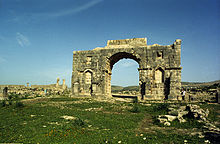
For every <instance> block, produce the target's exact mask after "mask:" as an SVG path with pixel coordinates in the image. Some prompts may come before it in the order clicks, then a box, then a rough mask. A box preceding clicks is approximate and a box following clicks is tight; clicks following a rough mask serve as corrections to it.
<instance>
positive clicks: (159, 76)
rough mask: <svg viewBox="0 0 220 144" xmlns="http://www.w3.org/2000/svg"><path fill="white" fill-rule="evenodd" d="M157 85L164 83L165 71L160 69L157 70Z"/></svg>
mask: <svg viewBox="0 0 220 144" xmlns="http://www.w3.org/2000/svg"><path fill="white" fill-rule="evenodd" d="M154 77H155V83H164V70H163V69H162V68H161V67H159V68H157V69H156V70H155V75H154Z"/></svg>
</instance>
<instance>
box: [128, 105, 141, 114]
mask: <svg viewBox="0 0 220 144" xmlns="http://www.w3.org/2000/svg"><path fill="white" fill-rule="evenodd" d="M129 111H130V112H133V113H138V112H140V108H139V106H138V104H136V103H135V104H134V105H133V107H132V109H130V110H129Z"/></svg>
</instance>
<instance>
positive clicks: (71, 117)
mask: <svg viewBox="0 0 220 144" xmlns="http://www.w3.org/2000/svg"><path fill="white" fill-rule="evenodd" d="M61 118H64V119H66V120H75V119H76V117H73V116H61Z"/></svg>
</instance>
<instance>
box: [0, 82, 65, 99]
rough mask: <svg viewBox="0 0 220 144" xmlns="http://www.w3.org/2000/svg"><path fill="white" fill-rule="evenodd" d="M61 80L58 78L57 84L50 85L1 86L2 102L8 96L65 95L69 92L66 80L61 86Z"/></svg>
mask: <svg viewBox="0 0 220 144" xmlns="http://www.w3.org/2000/svg"><path fill="white" fill-rule="evenodd" d="M59 81H60V79H59V78H57V83H56V84H49V85H31V86H30V84H29V83H27V85H26V86H25V85H0V100H1V99H7V97H8V95H11V94H16V95H23V96H25V95H28V96H33V97H34V96H45V95H54V94H64V93H65V92H67V91H68V89H67V85H66V82H65V79H63V84H61V85H60V84H59Z"/></svg>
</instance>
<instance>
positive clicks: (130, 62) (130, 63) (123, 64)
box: [121, 61, 137, 67]
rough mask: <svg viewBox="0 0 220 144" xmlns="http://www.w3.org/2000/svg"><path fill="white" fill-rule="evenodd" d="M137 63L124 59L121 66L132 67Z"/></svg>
mask: <svg viewBox="0 0 220 144" xmlns="http://www.w3.org/2000/svg"><path fill="white" fill-rule="evenodd" d="M136 65H137V63H135V62H133V61H124V62H123V63H122V64H121V66H122V67H133V66H136Z"/></svg>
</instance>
